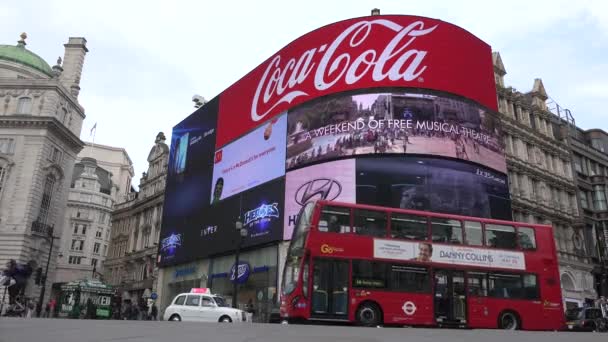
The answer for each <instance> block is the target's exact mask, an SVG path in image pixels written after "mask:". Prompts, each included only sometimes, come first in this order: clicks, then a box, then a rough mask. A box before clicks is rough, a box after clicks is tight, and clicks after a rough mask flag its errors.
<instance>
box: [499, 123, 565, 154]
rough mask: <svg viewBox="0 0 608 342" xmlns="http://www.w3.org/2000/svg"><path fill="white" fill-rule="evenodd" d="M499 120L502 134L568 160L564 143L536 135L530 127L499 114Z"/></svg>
mask: <svg viewBox="0 0 608 342" xmlns="http://www.w3.org/2000/svg"><path fill="white" fill-rule="evenodd" d="M500 120H501V121H502V122H503V124H504V125H503V127H502V130H503V132H505V133H508V134H510V135H512V136H514V137H516V138H518V139H521V140H523V141H525V142H528V143H531V144H533V145H537V146H542V147H543V148H544V149H545V150H548V151H550V152H552V153H554V154H556V155H558V156H559V157H560V158H564V159H568V160H570V150H569V149H568V146H567V145H566V144H565V143H563V142H561V141H558V140H555V139H553V138H551V137H548V136H546V135H542V134H540V133H536V132H534V131H532V128H531V127H529V126H526V125H524V124H522V123H520V122H518V121H516V120H515V119H513V118H510V117H508V116H506V115H505V114H502V113H500Z"/></svg>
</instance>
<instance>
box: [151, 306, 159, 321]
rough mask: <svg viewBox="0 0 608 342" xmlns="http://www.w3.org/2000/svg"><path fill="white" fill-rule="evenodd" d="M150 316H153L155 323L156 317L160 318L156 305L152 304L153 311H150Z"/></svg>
mask: <svg viewBox="0 0 608 342" xmlns="http://www.w3.org/2000/svg"><path fill="white" fill-rule="evenodd" d="M150 316H152V320H153V321H156V319H157V318H156V317H157V316H158V308H157V307H156V303H152V309H150Z"/></svg>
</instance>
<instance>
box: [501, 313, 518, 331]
mask: <svg viewBox="0 0 608 342" xmlns="http://www.w3.org/2000/svg"><path fill="white" fill-rule="evenodd" d="M520 324H521V323H520V321H519V318H518V317H517V315H516V314H515V313H514V312H512V311H505V312H503V313H502V314H500V317H499V318H498V327H499V328H500V329H504V330H519V328H521V327H520Z"/></svg>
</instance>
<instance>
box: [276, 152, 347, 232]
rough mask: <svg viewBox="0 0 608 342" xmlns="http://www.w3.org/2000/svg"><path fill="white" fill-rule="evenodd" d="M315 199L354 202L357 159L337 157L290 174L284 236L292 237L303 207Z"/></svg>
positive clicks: (286, 194)
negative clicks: (331, 160)
mask: <svg viewBox="0 0 608 342" xmlns="http://www.w3.org/2000/svg"><path fill="white" fill-rule="evenodd" d="M314 200H328V201H340V202H347V203H355V202H356V186H355V160H354V159H345V160H337V161H333V162H328V163H323V164H318V165H313V166H308V167H305V168H301V169H298V170H295V171H291V172H288V173H287V175H286V176H285V223H284V225H285V232H284V236H283V238H284V239H285V240H289V239H291V235H292V232H293V228H294V225H295V223H296V221H297V219H298V214H299V213H300V209H301V208H302V206H304V204H306V203H307V202H309V201H314Z"/></svg>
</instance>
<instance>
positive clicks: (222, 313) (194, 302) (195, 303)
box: [163, 289, 247, 323]
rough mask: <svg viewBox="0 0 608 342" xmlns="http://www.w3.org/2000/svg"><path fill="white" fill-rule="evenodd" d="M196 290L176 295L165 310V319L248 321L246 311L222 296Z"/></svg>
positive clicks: (225, 321) (184, 320)
mask: <svg viewBox="0 0 608 342" xmlns="http://www.w3.org/2000/svg"><path fill="white" fill-rule="evenodd" d="M194 290H195V289H193V291H191V292H189V293H180V294H178V295H177V296H175V298H174V299H173V301H172V302H171V305H169V306H168V307H167V309H166V310H165V313H164V315H163V319H164V320H166V321H177V322H179V321H183V322H222V323H238V322H247V314H246V313H245V311H243V310H239V309H234V308H231V307H229V306H228V305H227V304H226V301H225V300H224V298H222V297H221V296H218V295H214V294H211V293H210V292H209V291H194ZM201 292H204V293H201Z"/></svg>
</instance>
